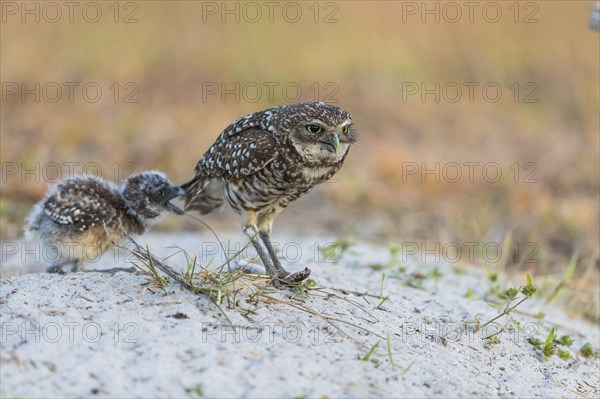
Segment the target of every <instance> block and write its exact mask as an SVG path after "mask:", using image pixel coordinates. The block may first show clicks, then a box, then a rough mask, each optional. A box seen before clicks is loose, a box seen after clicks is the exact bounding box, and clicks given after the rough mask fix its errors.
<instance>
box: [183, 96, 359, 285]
mask: <svg viewBox="0 0 600 399" xmlns="http://www.w3.org/2000/svg"><path fill="white" fill-rule="evenodd" d="M354 143H356V132H355V130H354V128H353V124H352V117H351V116H350V114H349V113H348V112H346V111H344V110H343V109H341V108H338V107H335V106H333V105H329V104H326V103H322V102H320V103H299V104H290V105H282V106H278V107H274V108H269V109H266V110H264V111H259V112H256V113H253V114H250V115H247V116H245V117H242V118H240V119H238V120H236V121H235V122H233V123H232V124H231V125H229V126H228V127H227V128H225V130H224V131H223V132H222V133H221V135H220V136H219V137H218V138H217V140H216V141H215V143H214V144H213V145H212V146H211V147H210V148H209V149H208V151H207V152H206V153H205V154H204V155H203V156H202V158H201V159H200V161H199V162H198V164H197V165H196V169H195V176H194V178H193V179H192V180H190V181H189V182H188V183H185V184H184V185H183V186H182V187H183V188H184V189H185V190H186V200H185V210H186V211H191V210H196V211H198V212H200V213H201V214H205V213H209V212H211V211H212V210H214V209H216V208H219V207H220V206H221V205H222V204H223V202H224V201H225V200H226V201H227V202H228V203H229V205H231V207H232V208H233V209H234V210H236V211H237V212H239V213H241V214H242V230H243V232H244V233H245V234H246V236H248V238H249V239H250V240H251V242H252V244H253V246H254V248H255V249H256V252H257V253H258V255H259V256H260V258H261V260H262V262H263V264H264V266H265V269H266V270H267V273H269V274H271V275H273V276H275V277H276V278H278V279H281V280H284V281H286V280H287V281H290V279H291V281H297V280H298V278H297V277H298V276H297V273H298V272H297V273H294V274H296V275H295V276H290V275H289V273H288V272H287V271H286V270H285V269H284V268H283V266H282V265H281V262H280V260H279V259H278V257H277V255H276V254H275V250H274V248H273V246H272V244H271V239H270V236H271V229H272V225H273V221H274V220H275V218H276V217H277V215H279V214H280V213H281V212H282V211H283V210H284V209H285V208H286V207H287V206H288V205H289V204H290V203H292V202H293V201H294V200H296V199H297V198H299V197H300V196H302V195H304V194H305V193H307V192H308V191H309V190H310V189H312V188H313V187H314V186H316V185H317V184H319V183H323V182H324V181H327V180H328V179H329V178H330V177H331V176H333V175H334V173H336V172H337V171H338V170H339V169H340V168H341V167H342V164H343V163H344V160H345V159H346V156H347V155H348V151H349V149H350V145H352V144H354ZM259 238H260V240H261V241H262V243H263V244H264V246H265V248H266V252H265V250H264V249H263V247H262V245H261V243H260V242H259ZM267 254H268V255H267ZM308 273H310V270H309V269H305V273H304V274H302V275H301V276H300V277H301V278H305V277H308Z"/></svg>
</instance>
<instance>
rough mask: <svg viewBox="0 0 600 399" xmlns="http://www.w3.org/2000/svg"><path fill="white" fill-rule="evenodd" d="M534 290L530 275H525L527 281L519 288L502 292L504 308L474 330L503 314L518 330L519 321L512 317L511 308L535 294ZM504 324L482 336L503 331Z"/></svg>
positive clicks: (519, 327)
mask: <svg viewBox="0 0 600 399" xmlns="http://www.w3.org/2000/svg"><path fill="white" fill-rule="evenodd" d="M536 290H537V288H536V287H535V285H533V281H531V277H530V276H529V274H528V275H527V283H526V284H525V286H523V287H520V288H508V289H506V290H505V291H504V292H503V293H502V296H503V297H504V298H505V299H506V300H507V303H506V305H504V309H503V310H502V312H501V313H500V314H499V315H498V316H496V317H494V318H492V319H491V320H489V321H487V322H485V323H483V324H481V325H480V326H479V327H478V328H476V330H475V332H477V331H478V330H480V329H482V328H484V327H486V326H487V325H489V324H491V323H493V322H495V321H496V320H498V319H500V318H502V317H504V316H507V317H509V318H510V321H512V323H513V324H514V325H515V327H517V328H518V329H519V330H522V328H521V326H520V325H519V323H517V322H516V320H515V319H514V318H513V317H512V314H511V312H512V311H513V310H515V309H516V308H517V307H518V306H519V305H520V304H522V303H523V302H525V301H526V300H527V299H529V298H531V297H532V296H533V294H535V292H536ZM519 294H521V295H522V296H521V297H519ZM506 325H507V324H505V325H504V326H503V327H502V328H500V329H499V330H498V331H496V332H495V333H494V334H492V335H490V336H487V337H484V339H487V338H490V337H491V336H493V335H497V334H500V333H501V332H502V331H504V329H505V328H506Z"/></svg>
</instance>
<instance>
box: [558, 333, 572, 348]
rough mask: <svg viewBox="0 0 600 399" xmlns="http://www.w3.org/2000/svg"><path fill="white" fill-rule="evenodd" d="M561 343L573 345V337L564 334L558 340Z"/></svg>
mask: <svg viewBox="0 0 600 399" xmlns="http://www.w3.org/2000/svg"><path fill="white" fill-rule="evenodd" d="M556 342H557V343H558V344H559V345H563V346H571V345H573V338H571V337H570V336H568V335H563V336H562V337H560V338H559V339H558V340H557V341H556Z"/></svg>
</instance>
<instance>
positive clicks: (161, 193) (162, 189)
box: [158, 188, 165, 197]
mask: <svg viewBox="0 0 600 399" xmlns="http://www.w3.org/2000/svg"><path fill="white" fill-rule="evenodd" d="M158 195H159V196H160V197H162V196H163V195H165V189H164V188H161V189H160V190H158Z"/></svg>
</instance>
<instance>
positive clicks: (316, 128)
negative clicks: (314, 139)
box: [306, 125, 323, 133]
mask: <svg viewBox="0 0 600 399" xmlns="http://www.w3.org/2000/svg"><path fill="white" fill-rule="evenodd" d="M306 130H308V131H309V132H311V133H321V132H322V131H323V128H322V127H321V126H319V125H307V126H306Z"/></svg>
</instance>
